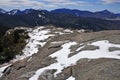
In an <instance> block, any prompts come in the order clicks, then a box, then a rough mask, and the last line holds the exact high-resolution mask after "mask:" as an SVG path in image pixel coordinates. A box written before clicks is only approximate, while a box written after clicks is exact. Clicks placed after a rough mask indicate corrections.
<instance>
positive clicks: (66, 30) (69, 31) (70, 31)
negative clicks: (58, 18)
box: [64, 29, 73, 33]
mask: <svg viewBox="0 0 120 80" xmlns="http://www.w3.org/2000/svg"><path fill="white" fill-rule="evenodd" d="M64 32H67V33H73V31H72V30H70V29H65V30H64Z"/></svg>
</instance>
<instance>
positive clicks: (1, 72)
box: [0, 64, 11, 77]
mask: <svg viewBox="0 0 120 80" xmlns="http://www.w3.org/2000/svg"><path fill="white" fill-rule="evenodd" d="M10 65H11V64H9V65H6V66H3V67H0V77H2V75H3V71H4V70H5V69H6V68H7V67H9V66H10Z"/></svg>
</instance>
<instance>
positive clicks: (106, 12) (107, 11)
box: [97, 9, 112, 14]
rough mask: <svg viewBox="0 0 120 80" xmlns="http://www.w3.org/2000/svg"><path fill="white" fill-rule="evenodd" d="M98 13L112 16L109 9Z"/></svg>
mask: <svg viewBox="0 0 120 80" xmlns="http://www.w3.org/2000/svg"><path fill="white" fill-rule="evenodd" d="M97 13H103V14H111V13H112V12H111V11H109V10H107V9H105V10H103V11H98V12H97Z"/></svg>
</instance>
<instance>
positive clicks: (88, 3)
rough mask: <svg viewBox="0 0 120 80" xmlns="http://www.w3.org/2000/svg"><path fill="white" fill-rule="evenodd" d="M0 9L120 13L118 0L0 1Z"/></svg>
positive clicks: (119, 1) (119, 0)
mask: <svg viewBox="0 0 120 80" xmlns="http://www.w3.org/2000/svg"><path fill="white" fill-rule="evenodd" d="M0 8H2V9H5V10H11V9H22V10H23V9H26V8H35V9H47V10H52V9H57V8H70V9H79V10H89V11H100V10H104V9H108V10H110V11H113V12H115V13H120V0H0Z"/></svg>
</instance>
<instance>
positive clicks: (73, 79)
mask: <svg viewBox="0 0 120 80" xmlns="http://www.w3.org/2000/svg"><path fill="white" fill-rule="evenodd" d="M66 80H75V78H74V77H72V76H71V77H69V78H68V79H66Z"/></svg>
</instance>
